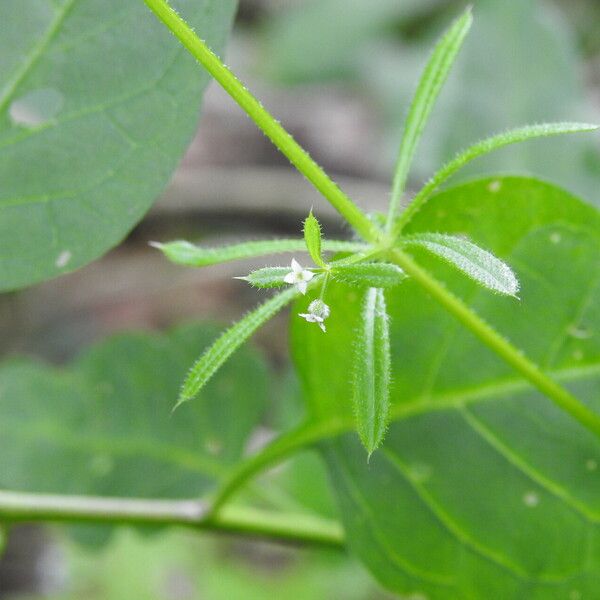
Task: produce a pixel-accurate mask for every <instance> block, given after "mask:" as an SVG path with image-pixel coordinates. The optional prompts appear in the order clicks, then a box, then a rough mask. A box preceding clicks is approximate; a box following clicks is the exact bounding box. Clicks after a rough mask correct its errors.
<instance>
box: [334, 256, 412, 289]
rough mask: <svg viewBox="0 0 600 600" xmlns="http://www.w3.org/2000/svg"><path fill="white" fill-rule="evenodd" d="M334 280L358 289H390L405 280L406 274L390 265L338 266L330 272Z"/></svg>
mask: <svg viewBox="0 0 600 600" xmlns="http://www.w3.org/2000/svg"><path fill="white" fill-rule="evenodd" d="M331 273H332V275H333V277H334V279H336V280H337V281H340V282H342V283H346V284H348V285H354V286H358V287H378V288H390V287H394V286H396V285H399V284H400V283H402V282H403V281H404V280H405V279H406V273H404V271H403V270H402V269H401V268H400V267H398V266H397V265H392V264H390V263H379V262H374V263H356V264H351V265H338V266H336V267H335V268H333V269H332V271H331Z"/></svg>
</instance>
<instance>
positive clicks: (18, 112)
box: [8, 88, 65, 127]
mask: <svg viewBox="0 0 600 600" xmlns="http://www.w3.org/2000/svg"><path fill="white" fill-rule="evenodd" d="M64 103H65V98H64V96H63V95H62V94H61V93H60V92H59V91H58V90H55V89H52V88H44V89H39V90H34V91H32V92H28V93H27V94H25V95H24V96H22V97H21V98H18V99H17V100H15V101H14V102H13V103H12V104H11V105H10V108H9V111H8V114H9V115H10V118H11V119H12V122H13V123H14V124H15V125H19V126H21V127H39V126H40V125H44V124H45V123H48V122H49V121H51V120H52V119H54V118H55V117H56V116H57V115H58V113H59V112H60V111H61V110H62V108H63V106H64Z"/></svg>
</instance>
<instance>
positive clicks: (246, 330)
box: [176, 288, 299, 406]
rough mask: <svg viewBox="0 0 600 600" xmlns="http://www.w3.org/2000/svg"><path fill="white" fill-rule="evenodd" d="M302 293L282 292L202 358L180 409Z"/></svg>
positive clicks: (182, 396)
mask: <svg viewBox="0 0 600 600" xmlns="http://www.w3.org/2000/svg"><path fill="white" fill-rule="evenodd" d="M298 295H299V292H298V290H297V289H296V288H290V289H288V290H285V291H283V292H278V293H277V294H276V295H275V296H273V297H272V298H270V299H269V300H267V301H266V302H264V303H263V304H261V305H260V306H258V307H257V308H255V309H254V310H253V311H251V312H249V313H248V314H247V315H246V316H245V317H244V318H243V319H241V320H240V321H238V322H237V323H236V324H235V325H233V326H232V327H230V328H229V329H228V330H227V331H225V332H224V333H222V334H221V335H220V336H219V337H218V338H217V340H216V341H215V342H214V343H213V344H212V345H211V346H210V347H209V348H208V349H207V350H206V351H205V352H204V354H202V356H201V357H200V358H199V359H198V360H197V361H196V362H195V363H194V366H193V367H192V368H191V369H190V372H189V373H188V375H187V377H186V379H185V381H184V383H183V386H182V388H181V392H180V394H179V399H178V400H177V405H176V406H179V405H180V404H183V403H184V402H186V401H188V400H191V399H192V398H194V397H195V396H197V395H198V393H199V392H200V390H201V389H202V388H203V387H204V386H205V385H206V383H207V382H208V380H209V379H210V378H211V377H212V376H213V375H214V374H215V373H216V372H217V370H218V369H219V368H220V367H221V366H222V365H223V363H225V362H226V361H227V360H228V359H229V357H230V356H231V355H232V354H233V353H234V352H235V351H236V350H237V349H238V348H239V347H240V346H241V345H242V344H243V343H244V342H245V341H246V340H247V339H248V338H249V337H250V336H251V335H252V334H253V333H254V332H255V331H256V330H257V329H258V328H259V327H260V326H261V325H263V324H264V323H265V322H266V321H268V320H269V319H270V318H271V317H273V316H274V315H275V314H276V313H277V312H279V311H280V310H281V309H282V308H283V307H284V306H285V305H286V304H289V303H290V302H291V301H292V300H293V299H294V298H296V296H298Z"/></svg>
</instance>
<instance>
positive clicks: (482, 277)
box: [403, 233, 519, 296]
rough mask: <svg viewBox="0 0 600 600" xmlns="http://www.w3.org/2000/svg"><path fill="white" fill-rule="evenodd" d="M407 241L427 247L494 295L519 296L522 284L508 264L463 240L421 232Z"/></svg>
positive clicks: (405, 240) (407, 243)
mask: <svg viewBox="0 0 600 600" xmlns="http://www.w3.org/2000/svg"><path fill="white" fill-rule="evenodd" d="M403 242H404V244H406V245H409V246H419V247H421V248H425V249H426V250H427V251H429V252H431V253H432V254H435V255H436V256H439V257H440V258H441V259H443V260H445V261H446V262H448V263H450V264H451V265H453V266H454V267H456V268H457V269H459V270H460V271H462V272H463V273H464V274H465V275H467V277H470V278H471V279H473V280H474V281H476V282H477V283H479V284H480V285H482V286H484V287H486V288H488V289H490V290H492V291H494V292H498V293H499V294H505V295H507V296H516V295H517V293H518V291H519V281H518V280H517V278H516V276H515V274H514V273H513V272H512V270H511V268H510V267H509V266H508V265H507V264H506V263H504V262H502V261H501V260H500V259H499V258H496V257H495V256H494V255H493V254H492V253H491V252H488V251H487V250H483V249H482V248H480V247H479V246H477V245H475V244H473V243H472V242H470V241H468V240H465V239H463V238H461V237H458V236H454V235H444V234H441V233H421V234H417V235H413V236H409V237H405V238H403Z"/></svg>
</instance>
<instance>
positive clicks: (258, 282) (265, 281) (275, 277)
mask: <svg viewBox="0 0 600 600" xmlns="http://www.w3.org/2000/svg"><path fill="white" fill-rule="evenodd" d="M289 272H290V268H289V267H265V268H263V269H257V270H256V271H252V273H250V274H249V275H247V276H246V277H236V279H241V280H242V281H247V282H248V283H249V284H250V285H252V286H254V287H257V288H275V287H281V286H284V285H285V281H284V280H283V278H284V277H285V276H286V275H287V274H288V273H289Z"/></svg>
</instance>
